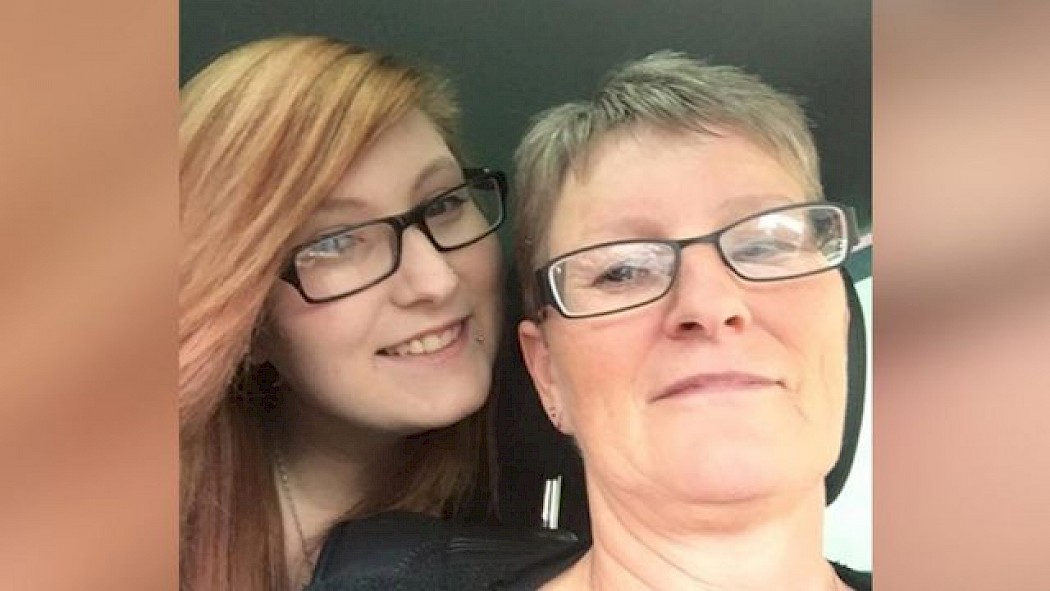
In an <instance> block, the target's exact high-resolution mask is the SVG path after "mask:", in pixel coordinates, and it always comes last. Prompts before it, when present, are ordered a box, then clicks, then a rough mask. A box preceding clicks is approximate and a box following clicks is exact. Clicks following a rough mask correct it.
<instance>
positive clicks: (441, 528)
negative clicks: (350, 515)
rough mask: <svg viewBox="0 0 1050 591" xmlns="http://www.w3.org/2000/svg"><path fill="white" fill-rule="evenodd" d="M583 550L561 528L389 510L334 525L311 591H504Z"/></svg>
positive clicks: (319, 562)
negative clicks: (470, 521)
mask: <svg viewBox="0 0 1050 591" xmlns="http://www.w3.org/2000/svg"><path fill="white" fill-rule="evenodd" d="M582 551H583V547H582V544H580V543H579V542H578V541H577V540H576V539H575V536H573V535H572V534H569V533H568V532H564V531H561V530H558V531H550V530H542V529H520V528H513V527H491V526H477V525H466V524H460V523H454V522H447V521H442V520H440V519H435V518H431V517H427V516H423V515H417V514H414V513H384V514H380V515H376V516H373V517H369V518H366V519H358V520H354V521H349V522H344V523H341V524H339V525H337V526H335V527H334V528H333V529H332V531H331V532H330V533H329V535H328V538H327V540H326V541H325V545H324V548H323V549H322V550H321V555H320V557H319V558H318V561H317V567H316V569H315V570H314V576H313V580H312V581H311V583H310V585H309V586H308V587H307V589H308V591H336V590H339V591H343V590H347V589H353V590H355V591H358V590H359V591H373V590H374V591H424V590H426V591H471V590H488V589H500V588H504V587H503V586H504V585H505V583H506V582H507V581H510V580H512V579H515V578H518V577H519V576H520V575H521V574H522V573H524V572H528V571H529V570H530V569H532V568H539V569H542V568H544V567H545V566H546V565H547V564H548V563H550V562H552V561H555V562H556V561H558V560H559V559H560V558H561V557H562V556H565V555H573V556H576V555H579V554H580V553H581V552H582Z"/></svg>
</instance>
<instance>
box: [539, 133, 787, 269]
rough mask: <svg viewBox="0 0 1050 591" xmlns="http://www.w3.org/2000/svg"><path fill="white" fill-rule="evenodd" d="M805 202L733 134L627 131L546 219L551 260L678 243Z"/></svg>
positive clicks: (592, 160) (761, 154) (779, 170)
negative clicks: (582, 250)
mask: <svg viewBox="0 0 1050 591" xmlns="http://www.w3.org/2000/svg"><path fill="white" fill-rule="evenodd" d="M803 200H805V193H804V190H803V188H802V183H801V182H799V180H798V179H796V178H795V177H794V176H792V175H791V174H790V173H789V172H788V171H787V170H786V169H785V168H784V167H783V166H782V165H781V164H779V163H778V162H777V160H776V159H774V158H773V157H772V156H770V155H768V154H767V153H766V152H765V151H764V150H762V149H760V148H759V147H758V146H756V145H755V144H754V143H752V142H751V141H749V140H747V139H745V138H744V137H743V136H741V135H739V134H736V133H733V132H722V133H721V134H720V135H718V136H711V135H701V134H698V133H692V132H688V133H686V132H683V133H675V132H667V131H661V130H632V131H630V132H629V133H619V134H615V135H610V136H607V137H605V138H603V139H602V140H600V141H599V143H598V144H597V145H596V146H595V147H594V149H593V151H592V152H591V153H590V155H589V157H588V159H587V163H586V166H585V167H584V168H583V169H582V170H578V171H574V172H571V173H570V174H569V175H568V177H567V178H566V181H565V183H564V184H563V186H562V190H561V192H560V196H559V199H558V202H557V203H556V204H555V208H554V212H553V215H552V219H551V225H550V233H549V240H548V244H549V247H550V254H551V255H552V256H553V255H557V254H559V253H561V252H566V251H567V250H571V249H573V248H578V247H581V246H586V245H588V244H594V243H597V242H603V241H608V240H618V239H624V238H677V237H686V236H695V235H699V234H702V233H706V232H710V231H712V230H714V229H717V228H719V227H721V226H723V225H725V224H727V223H730V222H732V221H734V220H736V219H739V218H741V217H744V216H746V215H749V214H751V213H755V212H757V211H761V210H763V209H768V208H770V207H776V206H778V205H785V204H788V203H792V202H800V201H803Z"/></svg>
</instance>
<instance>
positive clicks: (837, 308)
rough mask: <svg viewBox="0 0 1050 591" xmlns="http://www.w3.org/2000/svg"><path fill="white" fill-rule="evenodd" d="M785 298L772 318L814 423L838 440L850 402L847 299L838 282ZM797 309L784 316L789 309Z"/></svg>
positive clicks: (798, 292)
mask: <svg viewBox="0 0 1050 591" xmlns="http://www.w3.org/2000/svg"><path fill="white" fill-rule="evenodd" d="M806 287H808V289H798V290H796V291H795V293H793V294H792V295H791V297H790V298H782V299H781V301H780V302H779V303H778V305H777V308H778V309H779V310H780V311H779V312H777V310H776V309H774V310H772V311H771V312H770V313H769V314H768V323H769V325H770V326H772V327H775V328H774V329H773V332H774V333H775V334H776V335H777V336H778V338H779V340H780V341H781V342H782V343H783V344H784V345H785V346H786V347H787V348H788V349H789V350H790V351H791V354H792V357H793V358H794V365H795V371H796V372H797V379H798V382H799V388H800V396H801V398H802V400H801V401H800V403H801V404H802V405H803V407H804V409H805V410H806V412H807V414H809V415H810V417H809V418H810V419H811V420H813V421H815V422H818V423H819V424H822V425H827V426H828V432H829V433H830V434H829V435H828V437H829V438H830V437H832V436H834V439H835V440H836V441H837V440H838V437H839V435H840V433H841V428H842V421H843V414H844V413H845V403H846V376H847V369H846V352H847V335H848V327H849V317H848V312H846V302H845V294H844V293H843V292H842V287H841V282H840V281H839V279H838V278H837V277H832V278H830V281H822V282H814V283H813V284H812V285H809V286H806ZM785 305H786V306H788V308H787V309H790V310H792V313H791V314H785V313H783V310H784V309H785V308H784V306H785Z"/></svg>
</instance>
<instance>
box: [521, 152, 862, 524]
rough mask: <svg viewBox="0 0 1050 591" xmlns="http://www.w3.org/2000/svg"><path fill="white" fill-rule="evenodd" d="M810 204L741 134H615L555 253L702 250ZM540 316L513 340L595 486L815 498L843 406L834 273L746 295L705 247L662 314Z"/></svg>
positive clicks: (565, 221)
mask: <svg viewBox="0 0 1050 591" xmlns="http://www.w3.org/2000/svg"><path fill="white" fill-rule="evenodd" d="M804 198H805V196H804V194H803V190H802V187H801V185H800V183H799V182H798V181H796V179H795V178H793V177H792V176H791V175H790V174H789V173H788V172H787V171H786V170H785V169H784V168H783V167H781V166H780V165H779V164H778V163H777V162H776V161H775V160H774V159H773V158H771V157H769V156H767V155H766V154H765V153H764V152H762V151H760V150H759V149H758V148H757V147H755V146H754V145H753V144H751V143H750V142H748V141H746V140H744V139H742V138H741V137H739V136H737V135H733V134H728V135H724V136H723V137H719V138H714V137H700V136H697V135H692V134H690V135H670V134H666V133H656V132H640V133H635V134H623V135H620V136H616V137H611V138H606V139H605V140H603V143H602V144H600V145H599V146H598V149H597V150H596V152H595V153H594V158H593V159H592V160H591V167H590V169H589V170H588V171H587V174H585V175H584V176H583V178H570V179H569V180H568V182H567V183H566V185H565V186H564V188H563V191H562V194H561V198H560V201H559V203H558V204H557V206H556V209H555V213H554V217H553V220H554V221H553V223H552V227H551V229H550V236H549V242H548V246H549V252H550V254H551V256H552V257H553V256H557V255H559V254H562V253H565V252H568V251H570V250H573V249H577V248H581V247H584V246H588V245H592V244H596V243H599V242H604V241H610V240H618V239H627V238H683V237H691V236H698V235H702V234H707V233H709V232H712V231H714V230H717V229H719V228H722V227H724V226H726V225H727V224H729V223H731V222H733V221H735V220H737V219H740V218H742V217H744V216H746V215H748V214H751V213H755V212H758V211H761V210H764V209H768V208H771V207H775V206H778V205H785V204H790V203H793V202H801V201H804V200H805V199H804ZM549 312H550V313H549V314H548V316H547V319H546V320H545V321H544V322H543V324H542V326H537V325H536V324H534V323H531V322H524V323H522V325H521V326H520V328H519V337H520V340H521V344H522V348H523V351H524V353H525V357H526V361H527V363H528V365H529V370H530V373H531V374H532V376H533V378H534V380H535V382H536V383H537V387H538V389H539V390H540V393H541V396H542V397H543V399H544V404H545V406H546V407H547V408H548V409H551V408H555V409H557V412H558V414H559V422H560V423H561V428H562V430H563V431H565V432H566V433H569V434H571V435H573V436H574V437H575V438H576V440H577V442H578V444H579V446H580V448H581V450H582V453H583V456H584V460H585V463H586V466H587V473H588V478H589V479H590V480H591V485H592V486H599V487H604V488H606V489H609V490H619V491H630V492H634V493H639V494H644V495H646V498H648V499H651V500H653V501H658V500H660V499H673V498H676V499H681V498H684V499H686V500H689V501H692V502H715V503H721V502H726V501H733V500H744V499H753V498H759V497H763V496H768V495H770V494H775V493H788V492H791V491H795V492H798V493H801V492H803V491H807V490H812V489H813V487H814V486H822V481H823V477H824V475H825V474H826V473H827V472H828V470H829V469H830V468H831V466H832V465H833V464H834V462H835V459H836V457H837V455H838V451H839V446H840V439H841V434H842V426H843V414H844V404H845V391H846V390H845V388H846V386H845V379H846V361H845V351H846V334H847V323H848V312H847V309H846V305H845V294H844V291H843V287H842V282H841V279H840V277H839V275H838V274H837V273H836V272H834V271H832V272H826V273H820V274H817V275H812V276H808V277H803V278H798V279H792V280H786V281H775V282H768V283H751V282H747V281H744V280H741V279H739V278H738V277H736V276H735V275H734V274H733V273H732V272H731V271H730V270H729V269H728V268H727V267H726V266H725V265H724V263H723V262H722V261H721V259H720V258H719V255H718V253H717V252H716V250H715V248H714V247H713V246H712V245H709V244H704V245H695V246H691V247H689V248H687V249H685V250H684V251H683V253H682V263H681V268H680V271H679V276H678V278H677V281H676V283H675V285H674V287H673V288H672V289H671V291H670V293H668V294H667V295H666V296H664V297H663V298H662V299H659V300H657V301H655V302H653V303H651V304H648V305H645V306H642V307H639V308H635V309H632V310H628V311H623V312H619V313H614V314H610V315H607V316H600V317H593V318H586V319H566V318H563V317H561V316H560V315H558V314H557V312H555V311H553V310H550V311H549ZM683 383H691V384H692V385H691V386H689V387H686V388H684V389H681V388H676V385H681V384H683Z"/></svg>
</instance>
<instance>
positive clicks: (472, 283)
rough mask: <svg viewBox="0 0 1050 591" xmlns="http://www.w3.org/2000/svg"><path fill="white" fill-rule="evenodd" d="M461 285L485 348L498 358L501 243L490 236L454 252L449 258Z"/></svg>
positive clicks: (500, 306)
mask: <svg viewBox="0 0 1050 591" xmlns="http://www.w3.org/2000/svg"><path fill="white" fill-rule="evenodd" d="M448 261H449V264H450V265H451V266H452V268H453V270H454V271H455V273H456V276H457V277H458V278H459V281H460V282H461V289H462V290H463V291H464V295H465V300H466V302H467V304H468V305H469V306H470V307H471V311H472V312H473V313H474V314H475V316H476V318H477V320H478V322H480V323H481V327H482V331H483V332H484V334H485V335H486V336H487V337H488V336H491V338H486V344H485V349H486V353H488V354H489V355H490V358H491V359H490V360H492V359H495V355H496V348H497V345H498V342H499V337H500V335H499V331H500V328H501V325H502V323H501V322H500V318H501V314H502V312H503V307H502V301H503V298H502V265H501V264H500V251H499V242H498V241H497V240H496V237H495V236H494V235H493V236H489V237H488V238H485V239H484V240H482V241H481V242H479V243H477V244H472V245H470V246H468V247H467V248H464V249H461V250H458V251H453V252H452V253H450V255H449V258H448Z"/></svg>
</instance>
